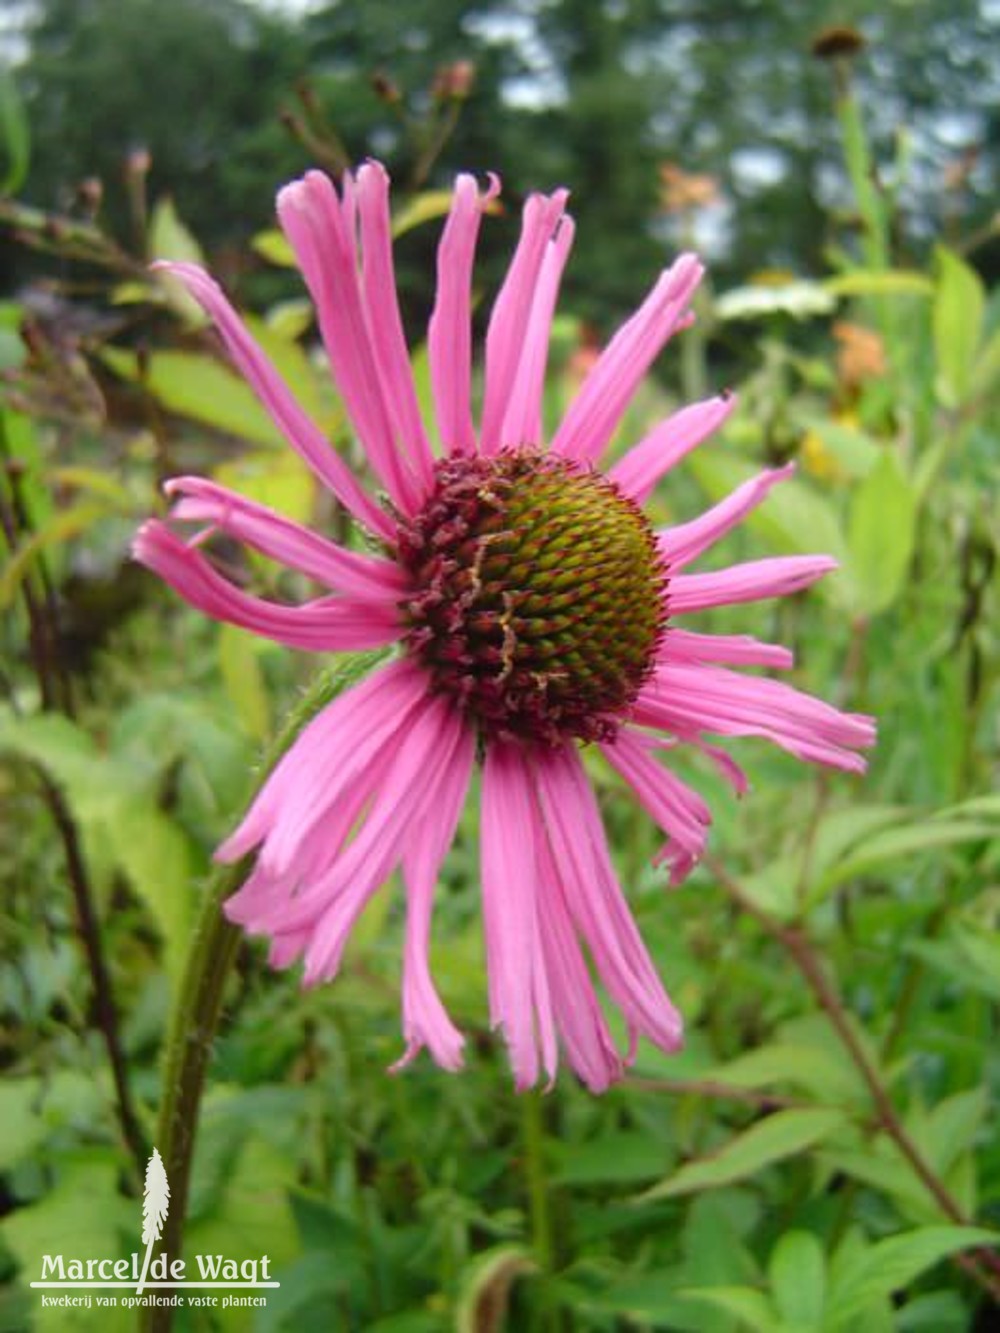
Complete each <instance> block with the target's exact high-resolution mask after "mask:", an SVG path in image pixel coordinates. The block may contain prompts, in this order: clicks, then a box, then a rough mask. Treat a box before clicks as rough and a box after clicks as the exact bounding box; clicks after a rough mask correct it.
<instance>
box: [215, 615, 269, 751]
mask: <svg viewBox="0 0 1000 1333" xmlns="http://www.w3.org/2000/svg"><path fill="white" fill-rule="evenodd" d="M219 669H220V671H221V672H222V682H223V684H224V685H225V687H226V693H227V694H228V696H229V698H230V701H231V702H232V705H233V707H234V708H235V709H236V715H237V717H238V718H239V720H240V722H241V723H242V725H243V729H244V730H245V731H246V732H247V734H248V735H249V736H253V737H254V739H255V740H258V741H262V740H265V739H266V738H267V737H268V736H269V735H270V733H271V704H270V700H269V699H268V696H267V689H266V688H265V686H264V677H263V675H262V673H261V669H260V663H259V661H258V640H257V639H256V638H254V636H253V635H252V634H250V633H249V632H248V631H247V630H242V629H239V628H238V627H237V626H236V625H220V626H219Z"/></svg>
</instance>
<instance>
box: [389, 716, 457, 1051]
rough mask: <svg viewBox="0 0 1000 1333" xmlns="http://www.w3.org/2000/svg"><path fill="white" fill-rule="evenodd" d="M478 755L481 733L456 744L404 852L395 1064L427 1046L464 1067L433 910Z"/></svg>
mask: <svg viewBox="0 0 1000 1333" xmlns="http://www.w3.org/2000/svg"><path fill="white" fill-rule="evenodd" d="M474 758H475V737H474V735H473V733H472V731H471V730H467V731H466V732H465V733H464V735H463V736H462V737H461V738H460V740H459V743H458V744H457V746H456V748H455V753H454V756H453V758H452V760H451V762H450V763H449V765H448V767H447V769H446V771H445V773H444V776H443V778H442V781H441V788H440V792H439V794H438V796H437V799H436V800H434V801H432V802H431V803H430V804H429V805H428V808H427V816H426V818H425V819H423V820H420V821H417V823H416V827H415V828H414V831H413V835H412V838H411V841H410V843H409V845H408V847H407V848H406V850H405V851H404V853H403V879H404V881H405V883H406V946H405V951H404V957H403V1036H404V1039H405V1041H406V1050H405V1051H404V1053H403V1055H402V1056H401V1057H400V1059H399V1060H397V1061H396V1063H395V1064H394V1065H392V1067H391V1072H393V1073H395V1072H397V1071H398V1070H401V1069H403V1068H405V1067H406V1066H407V1065H408V1064H410V1063H411V1061H412V1060H413V1059H414V1058H415V1057H416V1055H417V1053H418V1052H419V1051H420V1050H421V1049H422V1048H423V1047H424V1046H426V1047H427V1049H428V1050H429V1051H430V1053H431V1056H432V1058H433V1059H434V1062H435V1064H437V1065H440V1067H441V1068H442V1069H460V1068H461V1066H462V1047H463V1045H464V1043H465V1038H464V1037H463V1036H462V1034H461V1033H460V1032H459V1031H458V1029H457V1028H456V1027H455V1025H454V1024H453V1023H452V1021H451V1019H450V1018H449V1017H448V1015H447V1013H446V1012H445V1008H444V1005H443V1004H442V1003H441V998H440V996H439V995H438V993H437V990H436V988H435V986H434V981H433V979H432V978H431V974H430V966H429V957H428V954H429V947H430V924H431V908H432V903H433V896H434V886H435V884H436V883H437V879H438V875H439V873H440V870H441V862H442V861H443V860H444V857H445V854H446V852H447V851H448V848H449V847H450V846H451V844H452V841H453V839H454V837H455V830H456V828H457V826H458V820H459V816H460V814H461V811H462V806H463V805H464V803H465V794H466V791H467V789H468V786H469V778H470V776H471V774H472V765H473V760H474Z"/></svg>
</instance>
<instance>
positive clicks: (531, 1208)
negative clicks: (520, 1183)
mask: <svg viewBox="0 0 1000 1333" xmlns="http://www.w3.org/2000/svg"><path fill="white" fill-rule="evenodd" d="M543 1095H544V1094H542V1093H538V1092H534V1091H531V1092H524V1093H522V1094H521V1098H520V1100H521V1139H522V1142H523V1144H524V1171H525V1177H526V1182H527V1186H528V1215H529V1217H530V1220H531V1246H532V1249H533V1250H534V1253H535V1258H536V1260H537V1261H538V1267H539V1269H540V1270H541V1275H542V1277H543V1278H545V1277H547V1276H548V1275H549V1274H550V1273H551V1272H552V1263H553V1246H552V1214H551V1212H550V1209H549V1186H548V1170H547V1167H546V1162H545V1122H544V1117H543V1110H542V1097H543ZM532 1326H533V1327H535V1328H546V1327H551V1321H550V1320H547V1319H546V1315H545V1312H544V1310H542V1311H539V1312H538V1315H537V1316H536V1318H535V1320H534V1322H533V1325H532Z"/></svg>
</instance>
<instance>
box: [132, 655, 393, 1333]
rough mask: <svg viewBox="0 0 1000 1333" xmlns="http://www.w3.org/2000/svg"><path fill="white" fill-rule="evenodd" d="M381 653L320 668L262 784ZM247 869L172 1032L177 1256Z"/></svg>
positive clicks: (192, 956)
mask: <svg viewBox="0 0 1000 1333" xmlns="http://www.w3.org/2000/svg"><path fill="white" fill-rule="evenodd" d="M380 656H381V655H380V654H378V653H365V654H358V655H357V656H355V657H352V658H349V659H347V661H346V662H345V663H344V664H343V665H341V666H339V667H338V668H336V669H335V670H332V671H325V672H321V673H320V674H319V676H318V677H317V679H316V681H315V683H314V684H313V686H312V687H311V688H310V690H309V691H308V692H307V693H306V694H305V695H304V696H303V698H302V700H301V702H300V703H299V705H298V706H297V707H296V708H295V709H294V710H293V712H292V714H291V716H290V717H289V719H288V722H287V723H286V725H285V727H284V728H283V729H282V731H281V733H280V734H279V736H278V737H277V739H276V740H275V741H274V743H273V744H272V745H271V747H270V748H269V750H268V752H267V754H266V756H265V758H264V762H263V763H262V764H261V768H260V773H259V776H258V780H257V783H256V789H259V788H260V787H261V786H262V785H263V783H264V781H265V780H266V779H267V777H268V775H269V774H270V772H271V770H272V769H273V768H274V766H275V764H277V762H278V760H279V759H281V757H282V755H283V754H284V753H285V751H286V750H287V749H288V748H289V747H290V746H291V744H292V742H293V741H294V740H295V738H296V737H297V736H298V734H299V732H300V731H301V730H302V728H303V727H304V726H305V725H306V723H307V722H309V721H310V719H311V718H312V717H314V716H315V714H316V713H317V712H318V711H319V710H320V709H321V708H323V707H324V706H325V705H326V704H328V703H329V702H330V701H331V700H332V699H335V698H336V697H337V695H338V694H340V693H342V691H344V690H346V689H348V688H349V687H350V686H351V685H353V684H354V682H355V681H356V680H357V679H358V678H359V677H360V676H362V675H364V674H365V673H367V672H368V671H370V670H371V668H372V666H373V665H374V663H375V662H377V661H378V660H379V659H380ZM246 870H247V861H246V860H244V861H240V862H238V863H237V864H236V865H230V866H219V867H217V868H216V869H215V871H214V872H213V873H212V875H211V877H210V879H209V882H208V886H207V888H206V890H205V894H204V898H203V900H202V904H201V910H200V913H199V916H198V921H197V924H196V925H195V930H194V937H193V939H192V942H191V951H190V953H189V954H188V959H187V965H186V967H185V970H184V977H183V979H182V981H181V985H180V989H179V990H178V993H177V1003H176V1007H175V1009H174V1013H173V1017H172V1019H171V1023H170V1032H169V1035H168V1038H167V1045H166V1052H165V1057H164V1065H163V1100H162V1102H161V1104H160V1118H159V1124H158V1126H157V1139H156V1143H157V1147H158V1148H159V1151H160V1155H161V1157H162V1158H163V1165H164V1168H165V1170H166V1173H167V1179H168V1180H169V1181H170V1212H169V1214H168V1216H167V1218H166V1221H165V1222H164V1225H163V1234H162V1236H161V1238H160V1251H161V1252H162V1253H165V1254H167V1255H168V1256H169V1257H170V1258H171V1259H176V1258H179V1257H180V1254H181V1247H182V1244H183V1238H184V1221H185V1213H186V1211H187V1197H188V1189H189V1186H190V1182H191V1163H192V1160H193V1156H194V1146H195V1137H196V1133H197V1128H198V1110H199V1106H200V1104H201V1097H202V1092H203V1090H204V1085H205V1074H206V1071H207V1069H208V1064H209V1061H210V1059H211V1055H212V1047H213V1043H214V1041H215V1034H216V1030H217V1029H218V1025H219V1019H220V1017H221V1014H222V1004H223V997H224V992H225V986H226V981H227V980H228V977H229V970H230V967H231V966H232V963H233V961H234V959H235V958H236V954H237V951H238V948H239V945H240V941H241V939H242V937H243V932H242V930H241V929H240V927H238V926H234V925H232V924H231V923H230V922H229V921H227V920H226V918H225V917H224V916H223V914H222V904H223V903H224V902H225V900H226V899H227V898H228V897H229V896H230V894H232V893H234V892H235V891H236V890H237V889H238V888H239V886H240V884H241V883H242V881H243V879H244V877H245V875H246ZM172 1314H173V1312H172V1310H171V1308H170V1307H169V1306H147V1307H146V1308H145V1309H144V1311H143V1320H142V1327H143V1329H145V1330H147V1331H148V1333H167V1330H169V1328H170V1325H171V1321H172Z"/></svg>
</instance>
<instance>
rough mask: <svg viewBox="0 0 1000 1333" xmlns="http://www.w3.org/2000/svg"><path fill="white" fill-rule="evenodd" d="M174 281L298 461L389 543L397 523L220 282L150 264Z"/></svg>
mask: <svg viewBox="0 0 1000 1333" xmlns="http://www.w3.org/2000/svg"><path fill="white" fill-rule="evenodd" d="M152 267H153V268H154V269H162V270H163V271H164V272H167V273H170V274H171V275H172V276H173V277H175V278H177V279H178V280H179V281H180V282H181V283H183V285H184V286H185V287H186V288H187V290H188V291H189V292H190V293H191V295H192V296H193V297H194V299H195V300H196V301H197V302H198V304H199V305H200V306H201V307H202V308H203V309H204V311H205V313H206V314H207V315H208V316H209V317H210V318H211V319H212V321H213V322H214V324H215V326H216V328H217V329H218V331H219V333H220V335H221V337H222V340H223V342H224V343H225V345H226V349H227V351H228V352H229V355H230V356H231V357H232V359H233V362H234V364H235V366H236V369H237V370H238V371H239V372H240V374H241V375H242V376H243V378H244V379H245V380H246V381H247V383H248V384H249V385H250V387H251V389H253V391H254V393H255V394H256V395H257V397H258V398H259V399H260V401H261V403H262V404H263V406H264V407H265V409H266V410H267V412H268V413H269V415H270V416H271V417H272V419H273V420H274V422H275V424H276V425H277V427H278V428H279V430H280V431H281V432H282V434H283V435H284V436H285V438H286V439H287V441H288V443H289V444H290V445H291V446H292V448H293V449H294V450H295V452H296V453H297V454H298V455H299V457H300V458H302V459H303V461H304V462H306V463H307V464H308V465H309V467H311V468H312V470H313V472H315V474H316V476H317V477H318V478H319V479H320V481H321V482H322V483H323V484H324V486H326V487H328V488H329V490H331V491H332V492H333V494H334V495H335V496H336V497H337V499H338V500H339V501H340V503H341V504H342V505H343V506H344V507H345V509H347V510H349V511H350V513H352V514H353V515H354V517H355V518H356V519H357V520H358V522H359V523H363V524H364V525H365V527H367V528H369V529H370V530H371V531H372V532H374V533H376V534H377V535H378V536H380V537H386V538H387V539H389V540H391V539H392V538H393V537H394V535H395V526H396V525H395V524H394V523H393V521H392V520H391V519H390V518H389V516H388V514H385V513H383V512H382V510H381V509H379V507H378V505H376V503H375V502H374V500H373V499H372V498H371V496H370V495H368V494H366V492H365V491H364V489H363V488H362V486H361V485H360V483H359V482H358V480H357V478H356V477H355V475H354V473H353V472H352V471H351V469H350V468H349V467H348V466H347V464H346V463H345V462H344V461H343V459H342V458H341V457H340V456H339V454H338V453H337V452H336V450H335V449H334V448H333V446H332V445H331V444H330V442H329V440H328V439H327V438H326V436H325V435H324V434H323V432H322V431H321V430H320V429H319V427H318V426H316V425H315V424H314V423H313V422H312V421H310V419H309V418H308V417H307V416H306V414H305V412H303V410H302V408H301V407H300V406H299V405H298V403H297V402H296V401H295V399H294V398H293V397H292V394H291V393H290V392H289V389H288V386H287V385H286V384H285V382H284V380H283V379H282V378H281V376H280V375H279V374H278V372H277V371H276V370H275V369H274V367H273V366H272V365H271V363H270V361H269V360H268V359H267V357H266V356H265V355H264V353H263V352H262V351H261V349H260V347H259V346H258V345H257V343H256V341H255V340H254V338H253V337H252V335H251V334H250V332H249V331H248V330H247V328H246V327H245V326H244V324H243V321H242V320H241V319H240V317H239V315H237V313H236V311H235V310H234V309H233V307H232V306H231V305H230V304H229V302H228V301H227V300H226V298H225V296H224V295H223V293H222V289H221V288H220V287H219V285H218V283H217V282H215V280H214V279H213V278H211V277H210V276H209V275H208V274H207V273H206V272H205V270H204V269H202V268H199V267H198V265H197V264H180V263H177V264H172V263H165V262H162V261H161V262H159V263H156V264H154V265H153V266H152Z"/></svg>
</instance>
